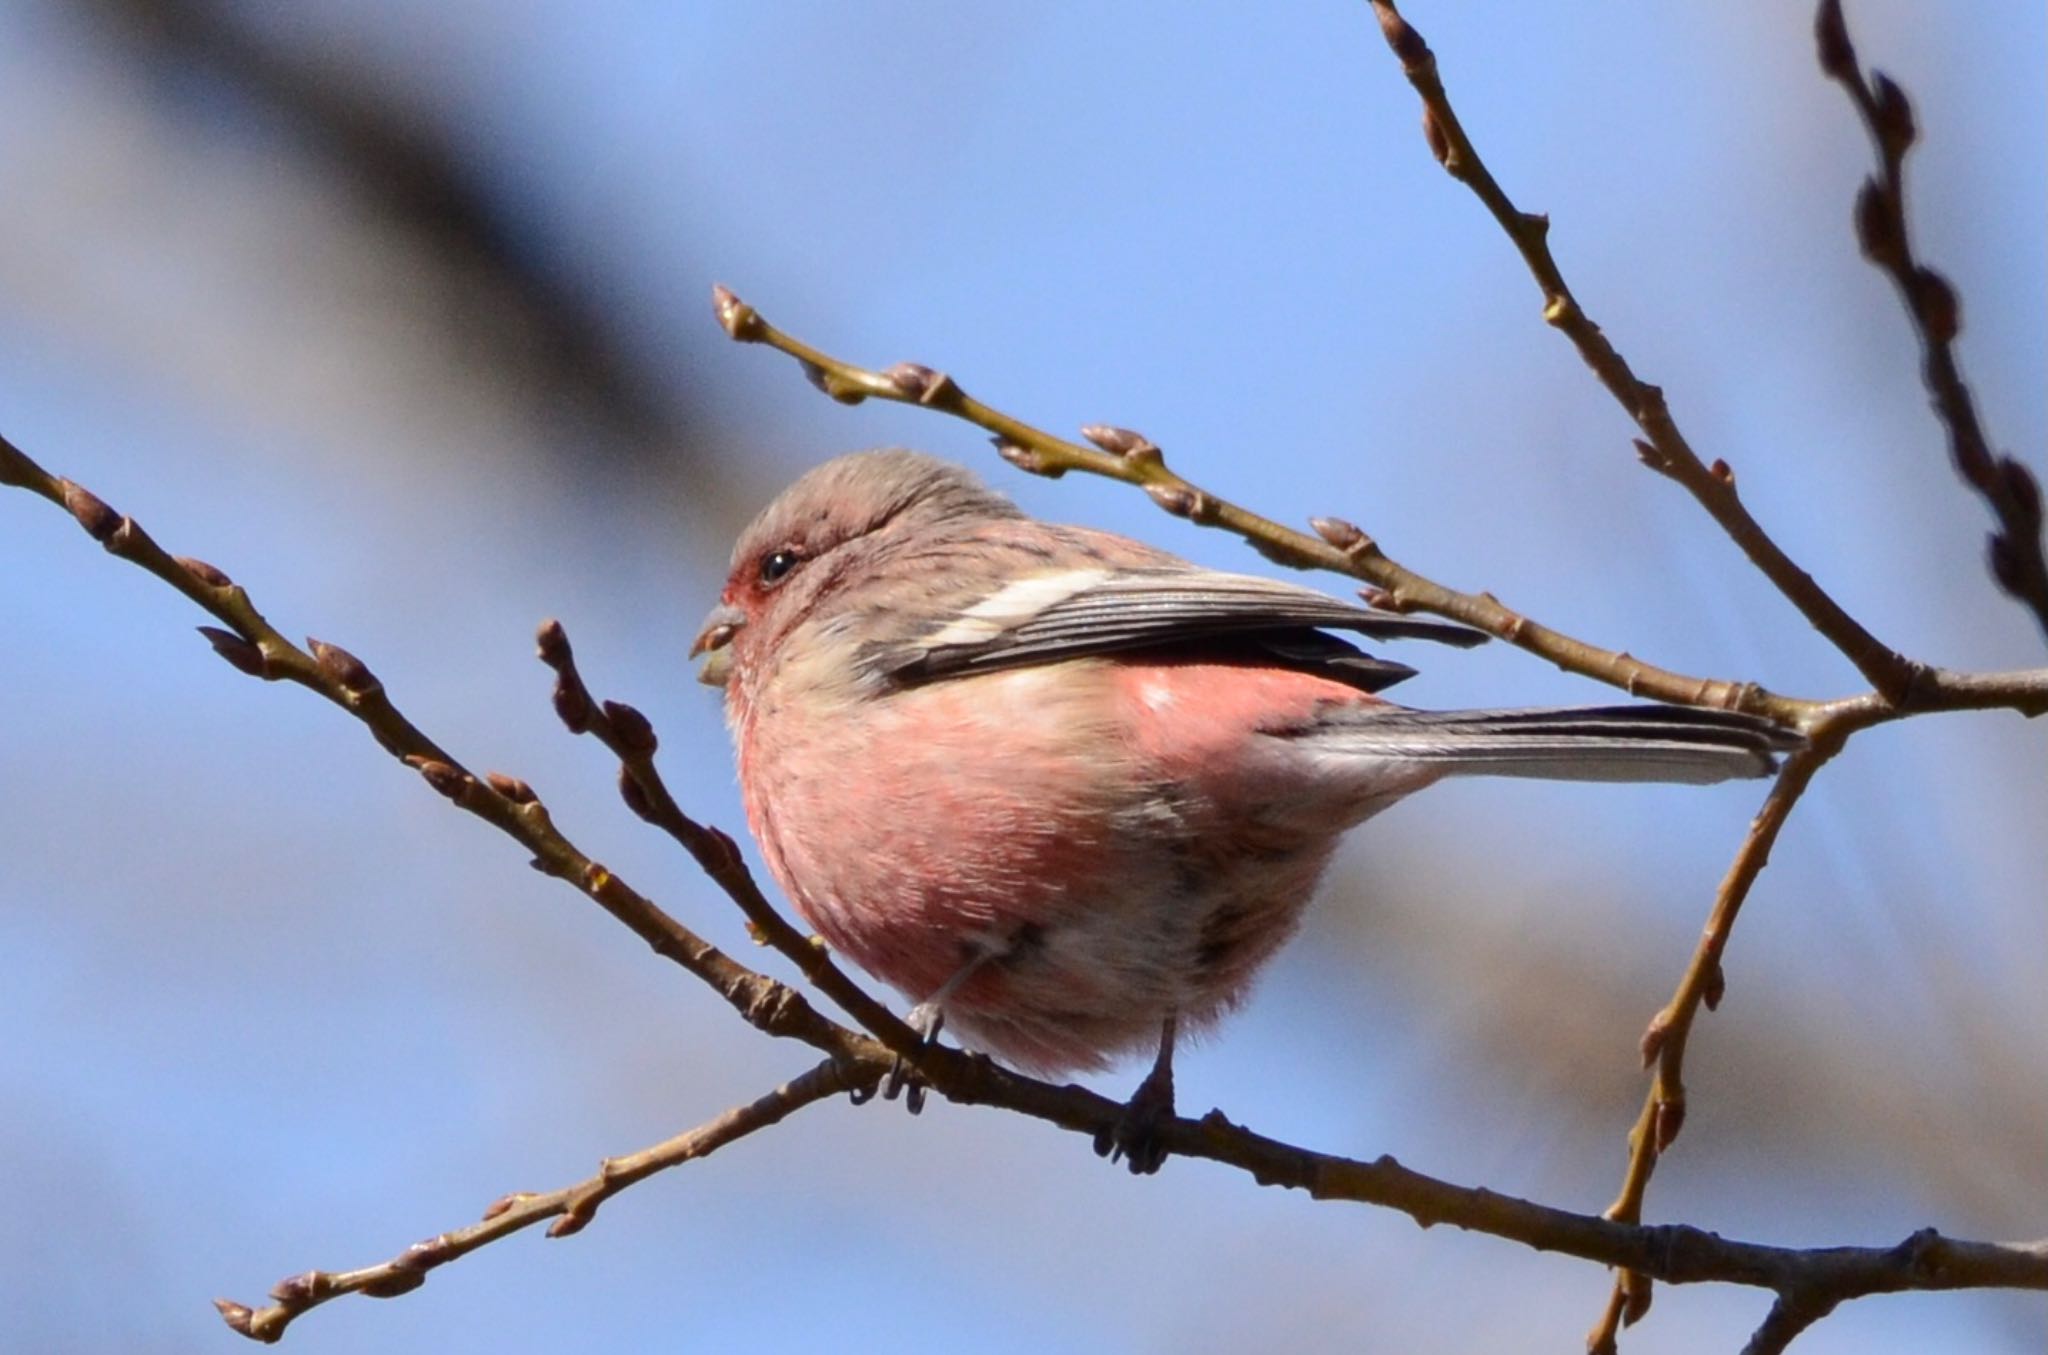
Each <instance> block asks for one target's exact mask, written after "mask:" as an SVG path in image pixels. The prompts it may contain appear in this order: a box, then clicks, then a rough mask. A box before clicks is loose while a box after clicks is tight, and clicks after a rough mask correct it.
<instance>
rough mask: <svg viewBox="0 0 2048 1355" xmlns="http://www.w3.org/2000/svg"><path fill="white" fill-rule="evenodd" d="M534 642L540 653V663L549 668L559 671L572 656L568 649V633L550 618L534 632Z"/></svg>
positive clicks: (560, 624) (559, 623)
mask: <svg viewBox="0 0 2048 1355" xmlns="http://www.w3.org/2000/svg"><path fill="white" fill-rule="evenodd" d="M533 638H534V642H535V644H536V645H537V647H538V649H539V653H540V661H541V662H542V663H544V664H546V665H547V666H548V667H550V668H556V669H559V668H560V667H561V666H562V665H563V664H565V663H568V662H569V661H570V659H571V658H573V657H574V655H573V654H572V653H571V652H570V649H569V632H567V631H565V630H563V629H562V623H561V622H559V621H557V620H555V618H553V617H552V616H551V617H549V618H548V619H547V620H545V621H543V622H541V623H540V629H539V630H538V631H536V632H534V637H533Z"/></svg>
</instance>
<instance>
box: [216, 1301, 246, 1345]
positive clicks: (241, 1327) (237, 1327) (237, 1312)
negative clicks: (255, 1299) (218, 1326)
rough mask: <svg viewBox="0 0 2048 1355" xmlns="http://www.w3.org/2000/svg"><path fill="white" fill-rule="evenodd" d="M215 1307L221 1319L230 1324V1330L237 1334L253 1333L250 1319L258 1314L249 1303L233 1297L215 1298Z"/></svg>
mask: <svg viewBox="0 0 2048 1355" xmlns="http://www.w3.org/2000/svg"><path fill="white" fill-rule="evenodd" d="M213 1308H214V1311H215V1312H217V1313H219V1314H220V1320H221V1321H223V1322H225V1323H227V1324H228V1330H230V1331H232V1332H234V1333H235V1335H237V1336H248V1335H250V1334H251V1329H250V1325H249V1319H251V1318H253V1317H255V1316H256V1314H255V1313H254V1312H253V1311H252V1310H251V1309H250V1307H249V1305H248V1304H246V1303H237V1302H235V1301H234V1300H233V1299H215V1300H214V1301H213Z"/></svg>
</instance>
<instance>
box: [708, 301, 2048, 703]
mask: <svg viewBox="0 0 2048 1355" xmlns="http://www.w3.org/2000/svg"><path fill="white" fill-rule="evenodd" d="M712 306H713V309H714V311H715V312H716V314H717V316H718V322H719V324H720V325H721V326H722V327H723V328H724V329H725V332H726V333H727V334H728V335H730V336H731V337H732V338H734V339H736V340H738V341H739V342H741V343H758V344H764V345H766V346H767V347H769V348H773V349H776V350H777V351H779V352H782V353H787V354H788V355H789V356H791V357H793V358H795V359H796V360H797V362H798V363H799V364H800V365H801V366H802V368H803V370H804V374H805V375H806V376H807V377H809V378H810V381H811V383H812V384H813V385H815V386H817V387H818V388H819V389H820V390H822V391H824V392H825V393H826V394H827V395H829V396H831V397H832V398H833V399H835V400H838V401H840V402H841V403H843V404H858V403H860V402H861V401H862V400H867V399H876V400H888V401H892V402H895V403H897V404H908V405H920V406H923V407H925V408H927V409H934V410H937V411H939V412H941V413H944V414H950V415H952V416H953V417H955V418H958V419H961V420H964V421H965V422H967V423H970V424H973V425H974V426H976V427H977V428H984V429H987V430H988V431H989V432H991V433H994V434H995V435H996V436H995V442H996V448H997V450H998V451H1000V452H1001V453H1002V455H1003V457H1004V459H1005V460H1007V461H1009V462H1010V463H1012V464H1013V465H1016V466H1018V467H1019V468H1021V469H1023V470H1027V471H1030V472H1032V473H1033V474H1037V475H1045V476H1050V477H1058V476H1061V475H1064V474H1066V473H1067V472H1068V471H1070V470H1072V471H1083V472H1085V473H1087V474H1090V475H1100V476H1104V477H1106V478H1108V479H1111V480H1121V481H1123V482H1124V483H1125V484H1130V485H1136V486H1138V487H1139V488H1141V489H1143V490H1144V491H1145V492H1146V493H1147V494H1148V495H1149V496H1150V497H1151V498H1152V500H1153V501H1154V502H1155V503H1157V504H1158V505H1159V506H1160V507H1161V508H1163V509H1165V510H1166V511H1167V512H1169V513H1172V514H1173V515H1174V516H1176V517H1182V518H1186V519H1188V520H1190V521H1192V522H1195V523H1197V524H1199V525H1201V526H1208V527H1220V528H1222V529H1223V530H1225V531H1228V532H1231V533H1234V534H1235V535H1237V536H1240V537H1242V538H1244V539H1245V541H1247V542H1249V543H1250V544H1251V546H1252V547H1253V549H1255V550H1257V551H1258V552H1259V553H1260V554H1261V555H1264V556H1265V557H1266V558H1267V559H1269V560H1273V561H1275V562H1277V563H1279V564H1283V565H1287V566H1290V567H1292V568H1296V569H1322V570H1328V571H1330V572H1332V573H1336V574H1346V575H1349V576H1351V577H1352V578H1355V579H1359V580H1361V581H1363V582H1364V583H1366V584H1368V585H1370V587H1369V588H1368V589H1367V591H1366V596H1367V598H1368V600H1369V601H1371V602H1373V603H1375V604H1376V605H1379V606H1383V607H1390V608H1392V609H1394V610H1397V611H1417V612H1429V613H1431V614H1433V615H1436V616H1444V617H1449V618H1450V619H1451V620H1454V621H1462V622H1464V623H1465V624H1466V625H1469V626H1475V627H1477V628H1478V629H1480V630H1483V631H1486V632H1487V633H1488V634H1490V635H1494V636H1497V637H1499V638H1500V639H1503V640H1505V641H1507V642H1508V643H1509V644H1512V645H1515V646H1517V647H1518V648H1521V649H1525V650H1528V651H1529V652H1530V653H1532V654H1535V655H1537V656H1539V657H1541V658H1545V659H1548V660H1549V661H1550V662H1552V663H1554V664H1556V665H1557V666H1558V667H1559V668H1562V669H1564V670H1565V671H1566V672H1570V673H1577V674H1579V675H1581V676H1582V677H1590V678H1593V679H1595V680H1596V681H1600V682H1605V683H1608V684H1610V685H1612V686H1615V687H1619V688H1621V689H1622V690H1624V691H1626V692H1628V693H1630V694H1631V695H1635V696H1647V697H1652V698H1654V699H1656V700H1659V701H1669V702H1673V703H1675V704H1678V705H1685V706H1715V707H1721V708H1724V709H1728V710H1746V711H1752V712H1755V713H1757V714H1760V715H1766V716H1769V717H1771V718H1772V719H1775V720H1778V721H1780V722H1782V723H1784V724H1788V725H1795V726H1798V727H1800V728H1806V727H1809V726H1811V725H1812V724H1813V723H1815V722H1816V721H1819V720H1822V719H1828V720H1831V721H1840V722H1842V725H1843V727H1846V728H1849V729H1852V730H1853V729H1863V728H1867V727H1869V726H1871V725H1875V724H1882V723H1884V722H1886V721H1889V720H1895V719H1898V718H1900V717H1902V716H1905V715H1913V714H1920V713H1923V712H1931V711H1951V710H1992V709H2002V710H2014V711H2018V712H2020V713H2021V714H2023V715H2040V714H2043V713H2048V669H2020V670H2016V671H2012V672H2003V673H1965V672H1957V671H1954V670H1950V669H1943V668H1929V667H1925V666H1922V665H1919V664H1915V665H1914V670H1915V674H1916V676H1915V679H1914V682H1913V683H1912V686H1911V690H1910V691H1908V692H1906V693H1904V694H1903V695H1901V696H1898V697H1888V696H1885V695H1883V694H1882V693H1878V692H1870V693H1865V694H1863V695H1860V696H1853V697H1845V698H1842V699H1839V700H1835V701H1810V700H1803V699H1801V698H1798V697H1791V696H1782V695H1779V694H1778V693H1775V692H1771V691H1768V690H1766V689H1765V688H1763V687H1760V686H1758V685H1756V684H1755V683H1753V682H1734V681H1730V680H1727V679H1723V678H1701V677H1691V676H1688V675H1686V674H1684V673H1676V672H1673V671H1671V670H1670V669H1668V668H1658V667H1656V666H1654V665H1652V664H1647V663H1644V662H1643V661H1642V660H1640V659H1638V658H1636V657H1635V656H1633V655H1631V654H1629V653H1627V652H1625V651H1621V650H1611V649H1602V648H1600V647H1599V646H1597V645H1591V644H1587V643H1586V642H1585V641H1583V640H1577V639H1574V638H1572V637H1571V636H1569V635H1565V634H1563V633H1562V632H1559V631H1556V630H1552V629H1551V628H1550V627H1548V626H1544V625H1540V624H1538V623H1537V622H1535V621H1532V620H1530V619H1529V618H1528V617H1526V616H1523V615H1522V614H1521V613H1519V612H1516V611H1514V610H1512V609H1511V608H1509V607H1507V606H1505V605H1503V604H1502V603H1501V601H1500V600H1499V599H1498V598H1496V597H1495V596H1494V595H1493V594H1491V593H1463V592H1459V591H1458V590H1456V589H1453V588H1448V587H1446V586H1444V585H1443V584H1440V583H1437V582H1435V581H1433V580H1431V579H1428V578H1425V577H1424V576H1423V575H1421V574H1418V573H1416V572H1415V571H1414V570H1411V569H1409V568H1407V567H1406V566H1404V565H1401V564H1399V563H1397V562H1396V561H1394V560H1393V559H1391V558H1390V557H1388V555H1387V554H1386V553H1385V552H1384V551H1383V550H1381V549H1380V546H1379V543H1378V542H1376V541H1375V540H1373V538H1372V537H1370V536H1368V535H1366V533H1365V532H1363V531H1361V530H1360V529H1358V528H1357V527H1355V526H1353V525H1352V524H1350V523H1349V522H1346V521H1344V520H1342V519H1341V518H1331V517H1319V518H1316V519H1315V520H1314V522H1313V524H1312V525H1313V526H1314V527H1315V528H1316V530H1317V533H1318V535H1317V536H1310V535H1308V534H1306V533H1304V532H1298V531H1295V530H1294V529H1293V528H1291V527H1286V526H1283V525H1281V524H1280V523H1277V522H1274V521H1273V520H1272V519H1270V518H1266V517H1262V516H1260V515H1259V514H1257V513H1254V512H1252V511H1250V510H1249V509H1246V508H1241V507H1239V506H1238V505H1237V504H1234V503H1232V502H1231V501H1229V500H1228V499H1225V498H1222V497H1220V496H1219V495H1216V494H1213V493H1211V492H1210V491H1208V490H1206V489H1203V488H1201V487H1200V486H1198V485H1196V484H1194V483H1193V482H1191V481H1189V480H1187V479H1184V478H1183V477H1182V476H1180V475H1179V474H1177V473H1175V472H1174V471H1172V470H1171V469H1169V468H1168V467H1167V465H1166V459H1165V457H1164V455H1163V454H1162V453H1161V452H1160V450H1159V448H1158V447H1157V446H1156V445H1154V444H1153V443H1152V442H1151V441H1149V440H1148V439H1146V438H1144V437H1142V436H1140V435H1139V434H1136V433H1132V432H1130V431H1129V430H1127V429H1121V428H1110V427H1106V426H1103V425H1091V426H1090V427H1088V428H1086V429H1084V430H1082V431H1083V433H1084V434H1085V435H1086V436H1087V437H1088V439H1089V440H1090V441H1091V442H1092V443H1093V444H1094V445H1093V446H1083V445H1082V444H1080V443H1077V442H1070V441H1068V440H1067V439H1065V438H1061V437H1058V436H1056V435H1054V434H1052V433H1049V432H1046V431H1045V430H1044V429H1042V428H1039V427H1037V426H1035V425H1033V424H1029V423H1026V422H1025V421H1024V420H1022V419H1020V418H1018V417H1016V416H1015V415H1013V414H1008V413H1005V412H1004V411H1002V410H1000V409H997V408H995V407H994V406H992V405H989V404H986V403H984V402H983V401H981V400H978V399H976V398H974V397H973V396H971V395H969V394H967V392H966V391H964V390H962V389H961V387H960V384H959V383H958V382H957V381H955V380H954V379H953V378H952V377H950V376H947V375H946V374H945V373H943V372H937V371H934V370H932V369H931V368H929V367H925V366H921V365H919V364H917V363H913V362H901V363H897V364H896V365H895V366H893V367H889V368H885V369H882V370H879V371H878V370H873V369H870V368H866V367H861V366H857V365H855V364H853V363H850V362H847V361H845V360H843V359H841V358H836V357H833V356H832V355H831V354H829V353H826V352H823V351H822V350H820V349H818V348H814V347H813V346H811V345H810V344H808V343H806V342H805V341H803V340H802V339H799V338H797V337H796V336H794V335H792V334H789V333H786V332H785V331H783V330H781V329H778V328H776V327H775V326H774V325H772V324H770V323H769V322H768V321H767V320H766V319H765V318H764V317H763V316H762V315H761V313H760V312H759V311H758V310H756V309H755V308H754V307H752V306H750V305H748V304H747V303H746V302H744V301H742V300H740V298H739V297H737V296H735V295H734V294H733V293H732V291H731V290H730V289H728V288H725V287H715V288H713V289H712Z"/></svg>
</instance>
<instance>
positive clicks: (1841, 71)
mask: <svg viewBox="0 0 2048 1355" xmlns="http://www.w3.org/2000/svg"><path fill="white" fill-rule="evenodd" d="M1813 41H1814V47H1815V48H1816V49H1817V52H1818V55H1819V57H1820V68H1821V71H1822V73H1823V74H1825V75H1826V76H1827V77H1828V78H1829V79H1830V80H1841V81H1849V80H1853V79H1855V78H1856V49H1855V48H1854V47H1853V46H1851V45H1850V43H1849V25H1848V24H1846V23H1845V22H1843V20H1842V0H1821V3H1820V10H1819V12H1818V13H1816V14H1815V15H1814V16H1813Z"/></svg>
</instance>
